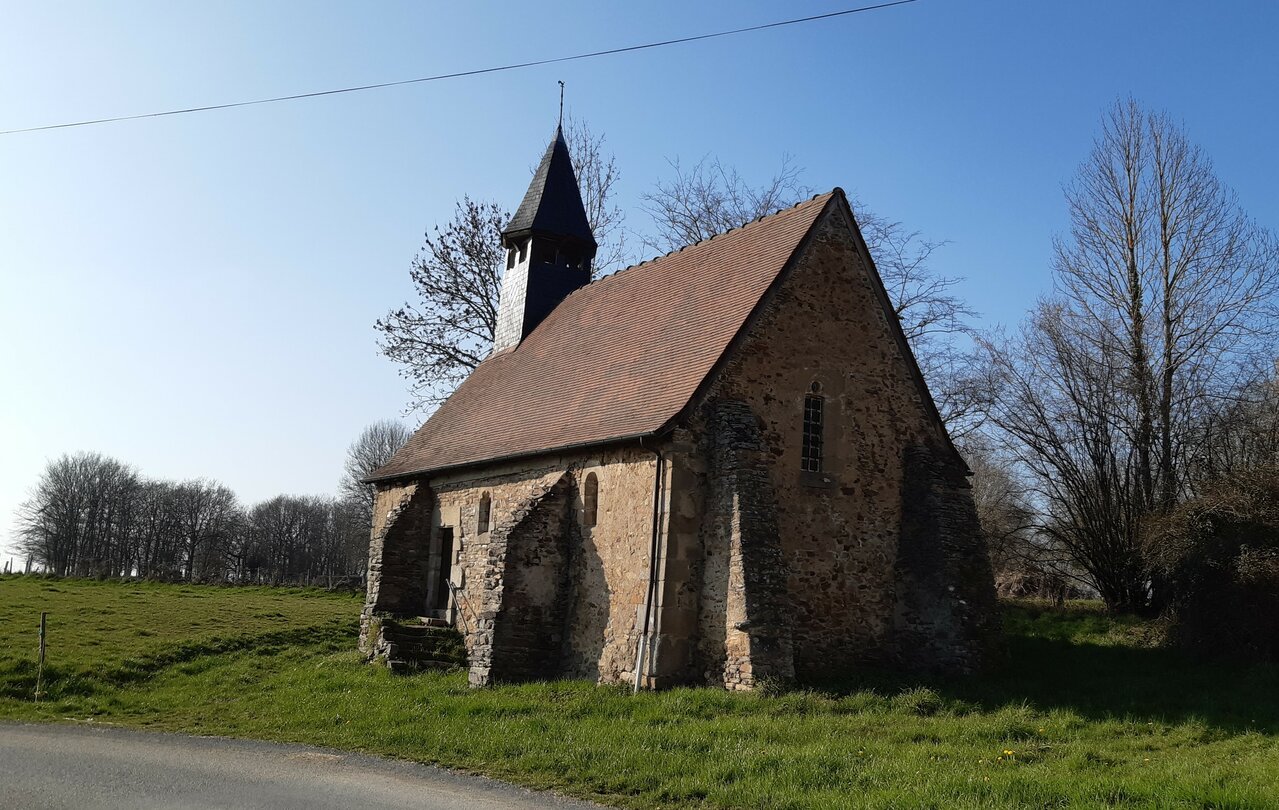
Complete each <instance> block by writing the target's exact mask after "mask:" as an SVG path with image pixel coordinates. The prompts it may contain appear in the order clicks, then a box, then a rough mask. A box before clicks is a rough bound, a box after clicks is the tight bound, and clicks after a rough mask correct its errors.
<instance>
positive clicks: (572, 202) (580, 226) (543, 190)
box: [502, 127, 595, 245]
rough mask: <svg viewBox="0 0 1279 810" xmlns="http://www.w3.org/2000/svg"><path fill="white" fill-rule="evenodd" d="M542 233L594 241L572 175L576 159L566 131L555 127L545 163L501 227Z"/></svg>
mask: <svg viewBox="0 0 1279 810" xmlns="http://www.w3.org/2000/svg"><path fill="white" fill-rule="evenodd" d="M532 232H540V233H551V234H556V235H559V236H573V237H576V238H577V239H581V240H582V241H583V242H587V243H589V244H592V245H593V244H595V236H594V234H592V233H591V224H590V222H589V221H588V220H587V218H586V207H585V206H584V205H582V192H581V190H580V189H579V188H578V185H577V176H576V175H574V174H573V160H572V158H570V157H569V154H568V144H567V143H565V142H564V132H563V131H562V130H561V129H560V128H559V127H556V128H555V137H554V138H552V139H551V143H550V145H549V146H547V147H546V154H544V155H542V162H541V163H540V164H538V167H537V171H536V172H534V173H533V180H532V182H530V183H529V186H528V191H526V192H524V199H523V200H521V201H520V207H519V208H517V209H515V215H514V216H512V217H511V221H510V222H508V223H507V225H506V227H505V228H504V229H503V230H502V235H503V236H518V235H520V234H525V233H532Z"/></svg>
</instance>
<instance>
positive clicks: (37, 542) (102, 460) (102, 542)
mask: <svg viewBox="0 0 1279 810" xmlns="http://www.w3.org/2000/svg"><path fill="white" fill-rule="evenodd" d="M139 484H140V482H139V478H138V474H137V471H136V470H134V469H133V468H132V467H130V466H129V465H127V464H124V463H122V462H120V461H117V460H116V459H113V458H110V457H108V456H104V455H102V454H100V453H76V454H74V455H63V456H61V457H59V458H58V459H56V460H54V461H51V462H49V464H48V465H47V466H46V467H45V470H44V473H43V474H42V475H41V477H40V480H39V481H38V482H37V484H36V486H35V489H34V490H33V492H32V495H31V497H30V498H29V499H28V500H27V501H26V502H25V503H24V504H23V505H22V506H21V507H20V509H19V511H18V534H19V538H20V540H19V547H20V548H21V549H22V551H23V552H24V553H26V554H27V555H28V556H30V557H31V558H33V559H34V560H35V561H36V562H37V563H39V564H40V565H41V567H43V568H44V569H45V570H46V571H49V572H50V573H53V574H58V575H60V576H67V575H80V576H85V575H89V574H96V575H107V574H112V573H116V574H118V573H121V570H120V569H122V568H124V567H125V566H126V565H128V560H129V559H130V557H131V555H130V553H129V548H128V532H129V519H130V517H129V516H130V514H131V512H132V510H133V501H134V499H135V498H136V495H137V491H138V488H139Z"/></svg>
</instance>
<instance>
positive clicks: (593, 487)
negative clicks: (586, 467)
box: [582, 473, 600, 526]
mask: <svg viewBox="0 0 1279 810" xmlns="http://www.w3.org/2000/svg"><path fill="white" fill-rule="evenodd" d="M599 503H600V482H599V479H598V478H596V477H595V473H591V474H590V475H588V476H586V483H585V484H584V485H583V487H582V525H583V526H594V525H595V520H596V518H597V517H598V516H599Z"/></svg>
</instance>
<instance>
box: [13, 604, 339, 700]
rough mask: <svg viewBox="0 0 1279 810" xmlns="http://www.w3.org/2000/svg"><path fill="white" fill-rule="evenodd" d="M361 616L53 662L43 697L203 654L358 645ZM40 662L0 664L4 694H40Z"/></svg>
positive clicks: (97, 688) (104, 686)
mask: <svg viewBox="0 0 1279 810" xmlns="http://www.w3.org/2000/svg"><path fill="white" fill-rule="evenodd" d="M357 631H358V624H357V623H356V620H354V619H351V620H338V621H333V622H329V623H328V624H323V625H314V626H310V627H296V628H287V629H284V630H274V631H270V632H266V633H258V634H253V635H243V636H228V637H212V638H207V639H202V640H196V641H189V642H185V643H181V644H175V645H173V646H171V647H167V648H165V649H162V650H159V651H157V652H155V653H153V654H151V655H146V656H137V657H132V658H125V659H122V660H121V661H119V662H118V663H116V664H114V665H108V666H102V665H98V666H96V667H92V668H89V667H83V666H77V665H74V664H72V665H57V664H54V665H50V666H46V667H45V669H44V696H45V698H46V699H48V700H62V699H66V698H71V697H87V696H90V695H93V694H96V693H98V692H101V691H103V690H110V689H116V688H119V687H124V686H130V685H132V684H136V683H139V682H141V681H145V680H147V679H149V678H152V677H154V676H156V675H158V674H160V673H161V672H163V671H165V670H166V669H168V668H170V667H174V666H178V665H180V664H185V663H191V662H194V661H197V660H199V659H202V658H208V657H211V656H218V655H225V654H230V653H237V652H246V651H255V652H257V653H258V654H272V653H275V652H279V651H280V650H281V649H282V648H284V647H288V646H293V645H307V646H310V647H313V648H314V647H323V648H325V649H329V650H335V649H341V648H343V647H345V646H351V647H353V646H354V640H355V633H356V632H357ZM36 678H37V673H36V664H35V662H34V661H30V660H26V659H12V660H9V661H5V662H0V698H12V699H19V700H23V699H28V698H30V697H32V696H33V695H34V694H35V689H36Z"/></svg>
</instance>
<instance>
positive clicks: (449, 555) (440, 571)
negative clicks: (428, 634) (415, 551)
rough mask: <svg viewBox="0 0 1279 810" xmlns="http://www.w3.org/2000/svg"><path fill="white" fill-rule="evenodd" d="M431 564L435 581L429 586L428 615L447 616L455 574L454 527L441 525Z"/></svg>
mask: <svg viewBox="0 0 1279 810" xmlns="http://www.w3.org/2000/svg"><path fill="white" fill-rule="evenodd" d="M434 562H435V564H434V565H433V566H431V571H432V573H433V574H434V580H435V581H434V582H432V583H431V587H430V588H428V589H427V590H428V600H427V605H426V607H427V611H428V612H427V615H428V616H434V617H438V618H447V616H448V610H449V597H450V595H451V594H450V590H451V589H450V588H449V584H450V579H451V577H452V575H453V527H452V526H441V527H440V545H439V551H438V552H437V554H436V556H435V560H434Z"/></svg>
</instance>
